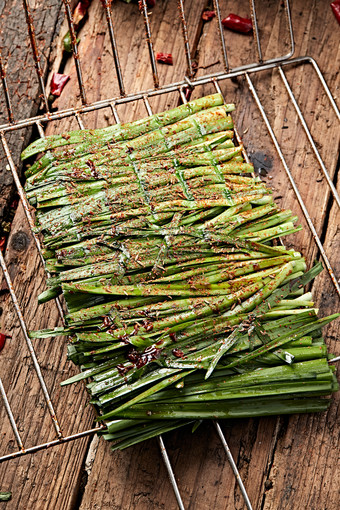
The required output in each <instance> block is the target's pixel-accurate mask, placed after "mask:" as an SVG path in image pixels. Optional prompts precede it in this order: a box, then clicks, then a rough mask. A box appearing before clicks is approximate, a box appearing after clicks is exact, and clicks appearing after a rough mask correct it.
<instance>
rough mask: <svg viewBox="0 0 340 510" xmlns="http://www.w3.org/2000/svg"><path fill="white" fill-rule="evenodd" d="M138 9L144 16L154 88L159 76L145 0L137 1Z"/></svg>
mask: <svg viewBox="0 0 340 510" xmlns="http://www.w3.org/2000/svg"><path fill="white" fill-rule="evenodd" d="M139 9H140V11H141V13H142V14H143V18H144V25H145V37H146V42H147V45H148V50H149V58H150V64H151V69H152V77H153V83H154V85H155V88H156V89H157V88H158V87H159V77H158V71H157V65H156V59H155V53H154V50H153V43H152V39H151V27H150V21H149V13H148V6H147V4H146V0H141V1H140V2H139Z"/></svg>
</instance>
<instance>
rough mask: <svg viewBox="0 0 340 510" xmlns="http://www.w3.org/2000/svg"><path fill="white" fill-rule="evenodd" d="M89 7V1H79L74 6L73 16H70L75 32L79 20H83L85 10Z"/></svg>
mask: <svg viewBox="0 0 340 510" xmlns="http://www.w3.org/2000/svg"><path fill="white" fill-rule="evenodd" d="M89 6H90V1H89V0H81V1H80V2H78V4H77V5H76V7H75V9H74V11H73V15H72V18H73V24H74V28H75V29H76V30H77V29H78V26H79V23H80V22H81V20H82V19H83V18H85V15H86V13H87V9H88V8H89Z"/></svg>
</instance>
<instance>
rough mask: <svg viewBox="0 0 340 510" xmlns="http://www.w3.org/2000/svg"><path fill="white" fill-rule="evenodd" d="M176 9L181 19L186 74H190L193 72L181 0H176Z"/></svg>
mask: <svg viewBox="0 0 340 510" xmlns="http://www.w3.org/2000/svg"><path fill="white" fill-rule="evenodd" d="M178 9H179V17H180V19H181V24H182V33H183V41H184V49H185V56H186V59H187V63H188V75H189V76H192V74H193V70H192V60H191V55H190V46H189V38H188V29H187V22H186V19H185V13H184V4H183V0H178Z"/></svg>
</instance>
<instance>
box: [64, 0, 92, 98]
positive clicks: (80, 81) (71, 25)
mask: <svg viewBox="0 0 340 510" xmlns="http://www.w3.org/2000/svg"><path fill="white" fill-rule="evenodd" d="M63 2H64V6H65V13H66V17H67V23H68V28H69V31H70V37H71V46H72V53H73V58H74V63H75V66H76V72H77V79H78V84H79V90H80V97H81V102H82V103H83V104H86V93H85V87H84V82H83V75H82V72H81V65H80V57H79V52H78V43H77V36H76V31H75V29H74V23H73V16H72V11H71V5H70V0H63Z"/></svg>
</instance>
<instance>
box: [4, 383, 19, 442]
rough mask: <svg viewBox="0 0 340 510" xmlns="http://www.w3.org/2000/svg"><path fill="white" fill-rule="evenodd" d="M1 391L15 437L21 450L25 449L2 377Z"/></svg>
mask: <svg viewBox="0 0 340 510" xmlns="http://www.w3.org/2000/svg"><path fill="white" fill-rule="evenodd" d="M0 393H1V396H2V399H3V401H4V405H5V409H6V412H7V416H8V418H9V421H10V423H11V427H12V430H13V432H14V435H15V439H16V441H17V443H18V446H19V448H20V450H23V449H24V445H23V442H22V440H21V437H20V434H19V430H18V427H17V424H16V423H15V419H14V416H13V412H12V409H11V406H10V405H9V402H8V398H7V395H6V391H5V388H4V385H3V384H2V380H1V377H0Z"/></svg>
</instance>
